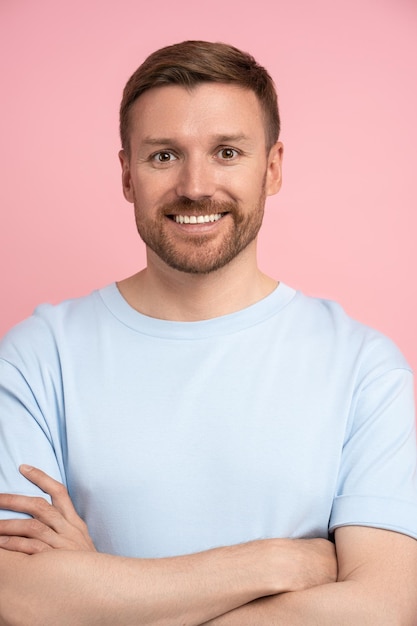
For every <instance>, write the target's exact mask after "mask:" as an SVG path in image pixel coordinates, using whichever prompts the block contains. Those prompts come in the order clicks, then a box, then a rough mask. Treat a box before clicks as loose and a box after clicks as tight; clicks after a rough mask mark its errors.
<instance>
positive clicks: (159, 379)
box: [0, 41, 417, 626]
mask: <svg viewBox="0 0 417 626" xmlns="http://www.w3.org/2000/svg"><path fill="white" fill-rule="evenodd" d="M120 131H121V140H122V150H121V152H120V154H119V157H120V162H121V166H122V185H123V192H124V195H125V197H126V199H127V200H128V201H129V202H131V203H133V205H134V211H135V217H136V224H137V229H138V232H139V234H140V237H141V238H142V240H143V241H144V243H145V245H146V252H147V264H146V267H145V268H144V269H142V270H141V271H139V272H138V273H137V274H135V275H134V276H131V277H129V278H127V279H125V280H122V281H121V282H119V283H118V284H117V285H116V284H112V285H109V286H107V287H105V288H103V289H100V290H98V291H96V292H94V293H93V294H91V295H89V296H87V297H84V298H80V299H78V300H72V301H68V302H64V303H62V304H60V305H58V306H54V307H52V306H47V305H44V306H41V307H39V308H38V309H37V310H36V311H35V313H34V315H33V316H32V317H31V318H30V319H28V320H26V321H25V322H23V323H22V324H20V325H19V326H18V327H16V328H15V329H12V331H11V332H10V333H9V334H8V335H7V336H6V337H5V338H4V340H3V341H2V343H1V346H0V491H1V492H2V494H1V495H0V509H1V521H0V587H1V589H2V595H1V598H0V621H1V623H2V624H13V625H15V624H22V625H28V624H30V625H31V626H36V625H42V626H47V625H49V624H51V625H52V624H53V625H54V626H55V625H56V624H60V625H66V624H68V625H70V624H80V625H82V624H85V625H92V624H100V626H103V625H104V626H105V625H106V624H108V625H111V626H114V624H121V625H131V624H138V625H139V624H140V625H143V624H149V625H152V624H155V625H169V626H172V625H176V624H178V625H180V624H181V625H183V626H185V625H199V624H212V625H218V626H232V625H239V626H242V625H245V624H247V625H256V626H262V625H268V626H270V625H271V624H285V625H294V626H296V625H303V626H305V625H320V626H326V625H327V624H328V625H331V626H334V625H335V624H338V626H339V625H340V626H343V625H349V626H361V625H367V624H369V625H372V626H375V624H378V626H384V625H387V626H388V625H389V626H393V625H395V624H398V625H400V624H401V625H402V626H415V624H417V619H416V615H417V596H416V593H415V588H416V584H417V542H416V537H417V486H416V440H415V422H414V413H413V396H412V389H413V385H412V374H411V371H410V368H409V366H408V364H407V363H406V362H405V360H404V358H403V356H402V355H401V354H400V352H399V351H398V349H397V348H396V347H395V346H394V345H393V344H392V343H391V342H390V341H389V340H388V339H387V338H385V337H383V336H381V335H380V334H379V333H377V332H375V331H373V330H371V329H369V328H367V327H365V326H362V325H361V324H359V323H357V322H355V321H353V320H351V319H349V318H348V317H347V316H346V314H345V313H344V312H343V310H342V309H341V308H340V307H339V306H338V305H336V304H334V303H332V302H328V301H324V300H319V299H314V298H309V297H306V296H304V295H303V294H301V293H299V292H297V291H295V290H294V289H292V288H291V287H289V286H287V285H285V284H283V283H282V282H278V281H277V280H275V279H274V278H271V277H269V276H266V275H265V274H264V273H263V272H262V271H261V270H260V268H259V267H258V264H257V259H256V244H257V235H258V232H259V229H260V227H261V224H262V218H263V212H264V205H265V201H266V198H267V197H268V196H271V195H273V194H275V193H277V192H278V191H279V189H280V186H281V166H282V154H283V147H282V144H281V143H280V142H279V140H278V136H279V116H278V109H277V99H276V93H275V89H274V85H273V83H272V80H271V78H270V77H269V75H268V73H267V72H266V70H265V69H264V68H262V67H261V66H259V65H258V64H257V63H256V61H255V60H254V59H253V58H252V57H251V56H249V55H247V54H245V53H243V52H241V51H239V50H237V49H236V48H233V47H231V46H227V45H225V44H213V43H208V42H198V41H197V42H194V41H191V42H183V43H181V44H177V45H174V46H169V47H167V48H164V49H162V50H158V51H157V52H155V53H154V54H152V55H151V56H150V57H148V59H146V61H145V62H144V63H143V64H142V65H141V66H140V67H139V68H138V70H137V71H136V72H135V73H134V74H133V76H132V77H131V78H130V80H129V81H128V83H127V85H126V88H125V90H124V94H123V99H122V104H121V111H120ZM22 464H26V465H22ZM27 464H29V465H27ZM19 470H20V471H19Z"/></svg>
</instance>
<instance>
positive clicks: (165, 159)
mask: <svg viewBox="0 0 417 626" xmlns="http://www.w3.org/2000/svg"><path fill="white" fill-rule="evenodd" d="M176 158H177V157H176V156H175V155H174V154H172V152H168V151H167V150H161V151H160V152H155V154H152V155H151V161H153V162H154V163H156V164H164V163H170V162H171V161H174V160H175V159H176Z"/></svg>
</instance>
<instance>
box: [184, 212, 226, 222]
mask: <svg viewBox="0 0 417 626" xmlns="http://www.w3.org/2000/svg"><path fill="white" fill-rule="evenodd" d="M223 215H224V213H215V214H213V215H173V216H172V219H173V220H174V221H175V222H177V224H206V223H208V222H217V221H218V220H219V219H220V218H221V217H223Z"/></svg>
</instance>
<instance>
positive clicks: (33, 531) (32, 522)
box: [0, 518, 62, 548]
mask: <svg viewBox="0 0 417 626" xmlns="http://www.w3.org/2000/svg"><path fill="white" fill-rule="evenodd" d="M0 537H25V538H27V539H38V540H40V541H41V542H43V543H45V544H47V545H49V546H50V547H51V548H59V547H61V544H62V540H61V539H60V536H59V535H58V534H57V533H56V532H55V531H54V530H52V529H51V528H50V527H49V526H46V524H43V523H42V522H40V521H39V520H37V519H33V518H30V519H10V520H1V521H0Z"/></svg>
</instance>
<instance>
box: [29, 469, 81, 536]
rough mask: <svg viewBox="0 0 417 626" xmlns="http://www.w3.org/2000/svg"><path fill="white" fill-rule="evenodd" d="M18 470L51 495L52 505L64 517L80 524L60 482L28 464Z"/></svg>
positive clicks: (66, 492) (77, 524) (75, 523)
mask: <svg viewBox="0 0 417 626" xmlns="http://www.w3.org/2000/svg"><path fill="white" fill-rule="evenodd" d="M19 471H20V473H21V474H22V475H23V476H24V477H25V478H27V479H28V480H30V482H32V483H33V484H34V485H36V486H37V487H40V488H41V489H42V491H44V492H45V493H47V494H49V495H50V496H51V498H52V503H53V505H54V506H55V508H56V509H57V510H58V511H60V512H61V513H62V515H63V516H64V517H65V519H67V520H68V521H70V522H71V523H72V524H74V525H76V526H80V524H79V521H81V520H80V518H79V516H78V514H77V512H76V510H75V508H74V505H73V504H72V501H71V498H70V497H69V495H68V491H67V489H66V488H65V486H64V485H63V484H62V483H60V482H58V481H57V480H55V479H54V478H52V477H51V476H49V475H48V474H46V473H45V472H43V471H42V470H40V469H38V468H37V467H32V466H30V465H21V466H20V467H19Z"/></svg>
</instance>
